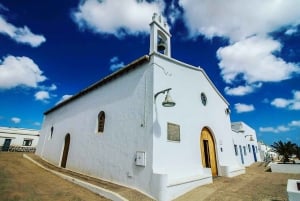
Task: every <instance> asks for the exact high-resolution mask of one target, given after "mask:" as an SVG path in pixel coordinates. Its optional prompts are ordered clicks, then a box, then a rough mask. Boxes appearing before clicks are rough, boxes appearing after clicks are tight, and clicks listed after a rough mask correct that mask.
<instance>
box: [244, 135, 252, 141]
mask: <svg viewBox="0 0 300 201" xmlns="http://www.w3.org/2000/svg"><path fill="white" fill-rule="evenodd" d="M247 136H250V141H254V139H253V136H252V135H245V136H244V137H245V138H246V137H247Z"/></svg>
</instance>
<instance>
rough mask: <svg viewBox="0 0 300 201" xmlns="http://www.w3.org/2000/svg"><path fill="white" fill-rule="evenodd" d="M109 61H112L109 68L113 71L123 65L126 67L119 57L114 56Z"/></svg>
mask: <svg viewBox="0 0 300 201" xmlns="http://www.w3.org/2000/svg"><path fill="white" fill-rule="evenodd" d="M109 63H110V67H109V69H110V70H111V71H115V70H118V69H120V68H122V67H124V62H123V61H120V60H119V58H118V57H116V56H115V57H113V58H111V59H110V60H109Z"/></svg>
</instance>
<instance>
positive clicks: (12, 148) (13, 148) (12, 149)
mask: <svg viewBox="0 0 300 201" xmlns="http://www.w3.org/2000/svg"><path fill="white" fill-rule="evenodd" d="M35 150H36V148H35V147H25V146H24V147H22V146H10V147H9V149H8V151H9V152H32V153H34V152H35ZM0 151H2V146H0Z"/></svg>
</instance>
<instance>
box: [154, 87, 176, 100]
mask: <svg viewBox="0 0 300 201" xmlns="http://www.w3.org/2000/svg"><path fill="white" fill-rule="evenodd" d="M171 89H172V88H168V89H165V90H162V91H159V92H157V93H156V94H155V95H154V100H156V97H157V96H158V95H159V94H164V93H166V92H168V91H170V90H171Z"/></svg>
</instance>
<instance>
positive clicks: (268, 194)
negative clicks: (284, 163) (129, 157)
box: [0, 152, 300, 201]
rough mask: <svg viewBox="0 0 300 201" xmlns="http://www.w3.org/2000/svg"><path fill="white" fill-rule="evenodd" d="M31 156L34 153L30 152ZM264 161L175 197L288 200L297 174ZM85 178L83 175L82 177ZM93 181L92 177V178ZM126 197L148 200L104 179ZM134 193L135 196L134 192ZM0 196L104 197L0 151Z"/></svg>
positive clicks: (73, 200)
mask: <svg viewBox="0 0 300 201" xmlns="http://www.w3.org/2000/svg"><path fill="white" fill-rule="evenodd" d="M31 157H33V155H31ZM264 170H265V167H264V164H263V163H255V164H254V165H252V166H251V167H249V168H247V169H246V172H247V173H246V174H244V175H240V176H237V177H233V178H225V177H217V178H214V182H213V184H209V185H205V186H201V187H198V188H196V189H194V190H193V191H191V192H189V193H187V194H185V195H183V196H181V197H179V198H178V199H176V201H210V200H211V201H213V200H215V201H220V200H222V201H283V200H287V193H286V185H287V180H288V179H298V180H300V174H279V173H271V172H265V171H264ZM83 179H85V178H83ZM93 182H95V181H93ZM99 184H101V185H104V186H102V187H103V188H114V190H115V191H118V193H120V194H121V195H122V196H123V197H127V199H128V200H136V201H144V200H151V199H149V198H145V197H143V198H142V197H141V195H138V194H137V192H134V191H132V190H130V189H124V187H120V186H117V185H112V184H109V183H105V182H103V181H101V182H99ZM133 195H134V196H133ZM0 200H3V201H21V200H22V201H48V200H49V201H50V200H51V201H53V200H57V201H98V200H100V201H102V200H103V201H104V200H107V199H105V198H103V197H100V196H98V195H96V194H94V193H92V192H90V191H87V190H85V189H83V188H81V187H79V186H76V185H74V184H71V183H69V182H67V181H65V180H63V179H61V178H59V177H58V176H55V175H53V174H51V173H49V172H47V171H45V170H43V169H41V168H40V167H38V166H36V165H35V164H33V163H31V162H30V161H29V160H27V159H25V158H23V157H22V154H21V153H6V152H5V153H4V152H0Z"/></svg>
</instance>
